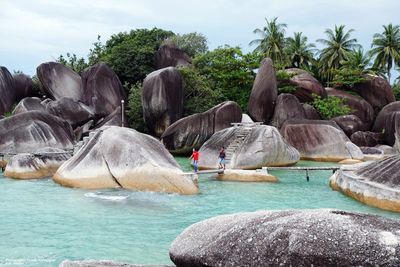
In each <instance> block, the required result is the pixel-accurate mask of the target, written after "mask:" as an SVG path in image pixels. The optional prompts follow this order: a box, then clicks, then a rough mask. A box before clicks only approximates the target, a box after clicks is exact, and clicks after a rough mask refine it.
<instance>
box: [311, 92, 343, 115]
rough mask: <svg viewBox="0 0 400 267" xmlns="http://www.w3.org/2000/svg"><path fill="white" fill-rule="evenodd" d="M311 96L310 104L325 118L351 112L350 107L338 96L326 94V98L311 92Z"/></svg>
mask: <svg viewBox="0 0 400 267" xmlns="http://www.w3.org/2000/svg"><path fill="white" fill-rule="evenodd" d="M313 98H314V100H313V102H312V106H313V107H314V108H315V109H316V110H317V111H318V113H319V114H320V115H321V117H322V118H323V119H325V120H329V119H332V118H334V117H337V116H342V115H347V114H349V113H350V112H351V109H350V107H349V106H348V105H346V104H345V102H344V100H343V99H341V98H339V97H336V96H328V97H326V98H321V96H319V95H316V94H313Z"/></svg>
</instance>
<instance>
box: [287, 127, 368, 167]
mask: <svg viewBox="0 0 400 267" xmlns="http://www.w3.org/2000/svg"><path fill="white" fill-rule="evenodd" d="M281 133H282V136H283V137H284V138H285V140H286V141H287V142H288V143H289V144H290V145H292V146H293V147H295V148H296V149H297V150H298V151H299V152H300V156H301V158H302V159H308V160H316V161H333V162H336V161H341V160H344V159H348V158H353V159H362V158H363V154H362V152H361V150H360V149H359V148H358V147H357V146H356V145H355V144H353V143H352V142H351V141H350V139H349V138H348V137H347V136H346V134H345V133H344V132H343V131H342V130H341V129H340V127H339V126H337V124H336V123H335V122H333V121H317V120H288V121H286V123H285V124H284V125H283V126H282V128H281Z"/></svg>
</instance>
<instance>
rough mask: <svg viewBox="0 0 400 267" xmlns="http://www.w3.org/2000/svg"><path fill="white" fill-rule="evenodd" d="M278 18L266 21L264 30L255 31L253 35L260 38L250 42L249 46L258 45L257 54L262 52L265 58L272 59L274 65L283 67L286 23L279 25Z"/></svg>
mask: <svg viewBox="0 0 400 267" xmlns="http://www.w3.org/2000/svg"><path fill="white" fill-rule="evenodd" d="M277 20H278V18H273V19H272V20H271V21H268V20H267V19H265V21H266V25H265V26H264V27H263V28H262V29H259V28H257V29H255V30H254V31H253V33H255V34H258V35H259V36H260V38H259V39H255V40H253V41H251V42H250V44H249V45H257V47H256V48H255V51H256V52H261V53H263V54H264V56H266V57H269V58H271V59H272V61H273V62H274V64H277V65H282V64H284V63H285V60H286V58H285V51H284V48H285V28H286V27H287V25H286V24H285V23H278V22H277Z"/></svg>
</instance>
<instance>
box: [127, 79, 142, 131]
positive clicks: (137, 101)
mask: <svg viewBox="0 0 400 267" xmlns="http://www.w3.org/2000/svg"><path fill="white" fill-rule="evenodd" d="M124 86H125V87H128V88H129V97H128V112H127V113H128V123H129V126H130V127H132V128H134V129H136V130H137V131H139V132H142V133H147V132H148V129H147V126H146V124H145V123H144V120H143V107H142V92H143V86H142V84H141V83H136V84H135V85H133V86H129V85H128V84H127V83H125V85H124Z"/></svg>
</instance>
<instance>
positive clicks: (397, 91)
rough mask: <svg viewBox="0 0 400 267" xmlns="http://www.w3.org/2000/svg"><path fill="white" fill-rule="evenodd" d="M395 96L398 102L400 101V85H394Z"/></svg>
mask: <svg viewBox="0 0 400 267" xmlns="http://www.w3.org/2000/svg"><path fill="white" fill-rule="evenodd" d="M393 94H394V97H395V98H396V101H400V84H395V85H393Z"/></svg>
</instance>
